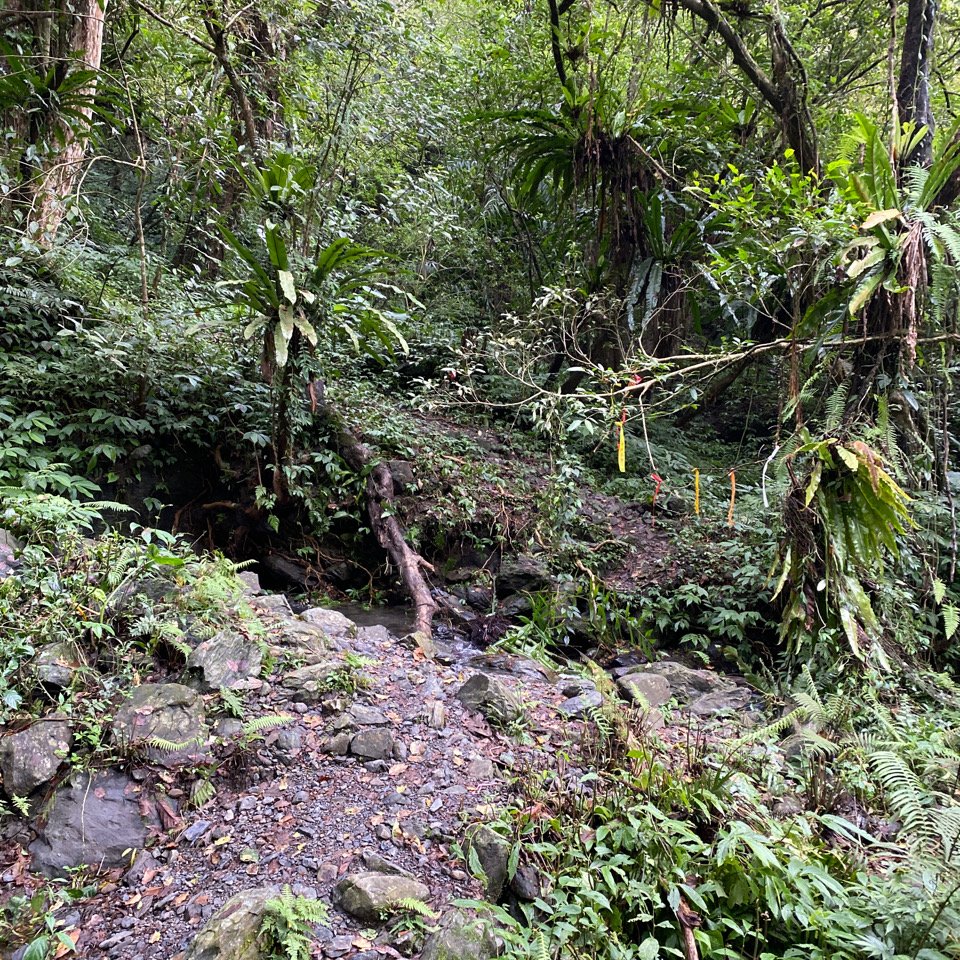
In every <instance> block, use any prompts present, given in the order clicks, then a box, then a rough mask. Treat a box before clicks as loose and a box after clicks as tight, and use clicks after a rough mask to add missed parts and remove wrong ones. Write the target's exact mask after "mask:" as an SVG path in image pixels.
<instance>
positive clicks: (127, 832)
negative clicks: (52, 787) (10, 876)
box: [30, 770, 147, 877]
mask: <svg viewBox="0 0 960 960" xmlns="http://www.w3.org/2000/svg"><path fill="white" fill-rule="evenodd" d="M139 799H140V787H139V786H138V785H137V784H136V783H135V782H134V781H133V780H132V779H131V778H130V777H128V776H127V775H126V774H123V773H119V772H117V771H113V770H109V771H102V772H100V773H95V774H93V776H92V779H91V778H90V775H89V774H77V775H76V776H75V777H74V778H73V780H72V781H71V782H70V783H69V784H65V785H63V786H62V787H60V788H59V789H58V790H57V791H56V793H54V795H53V798H52V799H51V801H50V803H49V804H47V807H46V809H45V811H44V812H45V815H46V822H45V823H43V826H42V827H41V828H40V831H39V836H38V838H37V839H36V840H35V841H34V842H33V843H32V844H31V845H30V853H31V854H32V857H33V868H34V869H35V870H39V871H40V872H41V873H43V874H44V875H45V876H47V877H64V876H66V875H67V869H68V868H69V867H79V866H84V865H90V866H93V867H97V868H99V867H104V868H108V869H109V868H111V867H119V866H124V865H126V864H128V863H129V862H130V851H131V850H139V849H142V847H143V845H144V843H145V842H146V839H147V828H146V825H145V824H144V821H143V819H142V818H141V816H140V804H139ZM41 822H42V821H41Z"/></svg>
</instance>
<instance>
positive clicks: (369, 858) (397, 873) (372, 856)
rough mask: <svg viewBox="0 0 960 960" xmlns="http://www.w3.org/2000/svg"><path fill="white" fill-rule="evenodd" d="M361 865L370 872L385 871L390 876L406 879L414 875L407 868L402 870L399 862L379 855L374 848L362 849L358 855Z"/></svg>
mask: <svg viewBox="0 0 960 960" xmlns="http://www.w3.org/2000/svg"><path fill="white" fill-rule="evenodd" d="M360 857H361V859H362V860H363V865H364V866H365V867H366V868H367V870H369V871H370V873H385V874H387V875H388V876H391V877H406V878H407V879H408V880H414V879H415V877H414V875H413V874H412V873H411V872H410V871H409V870H404V869H403V867H401V866H400V865H399V864H396V863H394V862H393V861H392V860H388V859H387V858H386V857H381V856H380V854H379V853H377V852H376V851H374V850H364V851H363V853H362V854H361V855H360Z"/></svg>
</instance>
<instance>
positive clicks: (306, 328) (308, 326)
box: [293, 314, 317, 347]
mask: <svg viewBox="0 0 960 960" xmlns="http://www.w3.org/2000/svg"><path fill="white" fill-rule="evenodd" d="M293 322H294V323H295V324H296V325H297V328H298V329H299V330H300V332H301V333H302V334H303V335H304V336H305V337H306V338H307V340H308V342H309V343H310V346H311V347H315V346H316V345H317V331H316V330H314V329H313V324H312V323H311V322H310V321H309V320H307V318H306V317H304V316H302V315H301V314H297V315H296V316H295V317H294V318H293Z"/></svg>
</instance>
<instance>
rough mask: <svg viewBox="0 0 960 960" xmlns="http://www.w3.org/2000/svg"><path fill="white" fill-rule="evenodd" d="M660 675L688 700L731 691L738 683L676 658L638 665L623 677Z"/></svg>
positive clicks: (675, 693)
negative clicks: (680, 661) (688, 664)
mask: <svg viewBox="0 0 960 960" xmlns="http://www.w3.org/2000/svg"><path fill="white" fill-rule="evenodd" d="M644 675H647V676H658V677H662V678H663V679H664V680H666V681H667V683H669V684H670V691H671V693H672V695H673V696H675V697H676V698H677V699H678V700H680V701H683V702H687V701H690V700H696V699H697V698H698V697H701V696H703V694H705V693H715V692H717V691H718V690H723V691H726V692H729V691H731V690H734V689H736V684H735V683H733V681H732V680H728V679H727V678H726V677H721V676H718V675H717V674H716V673H713V672H711V671H710V670H696V669H694V668H692V667H685V666H684V665H683V664H682V663H677V662H676V661H675V660H660V661H658V662H657V663H648V664H644V665H643V666H639V667H637V668H636V669H635V670H633V671H632V672H630V673H628V674H626V675H625V676H623V677H621V678H620V679H621V680H626V679H627V677H635V676H644Z"/></svg>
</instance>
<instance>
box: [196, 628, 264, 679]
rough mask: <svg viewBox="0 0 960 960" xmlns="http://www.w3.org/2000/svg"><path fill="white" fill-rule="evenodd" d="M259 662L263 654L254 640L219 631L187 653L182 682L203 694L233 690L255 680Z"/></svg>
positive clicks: (259, 665)
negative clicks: (253, 678)
mask: <svg viewBox="0 0 960 960" xmlns="http://www.w3.org/2000/svg"><path fill="white" fill-rule="evenodd" d="M262 663H263V653H262V652H261V650H260V645H259V644H258V643H257V642H256V640H254V639H252V638H251V637H246V636H244V635H243V634H242V633H236V632H234V631H232V630H222V631H221V632H220V633H218V634H217V635H216V636H215V637H211V638H210V639H209V640H204V641H203V643H201V644H200V645H199V646H197V647H196V649H194V650H193V651H191V653H190V656H189V657H188V658H187V670H186V674H185V677H184V682H185V683H188V684H189V685H190V686H192V687H196V688H197V689H198V690H201V691H203V692H210V691H211V690H219V689H220V688H221V687H235V686H237V685H238V684H240V683H242V682H243V681H244V680H248V679H249V678H250V677H256V676H257V675H258V674H259V673H260V667H261V664H262Z"/></svg>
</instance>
